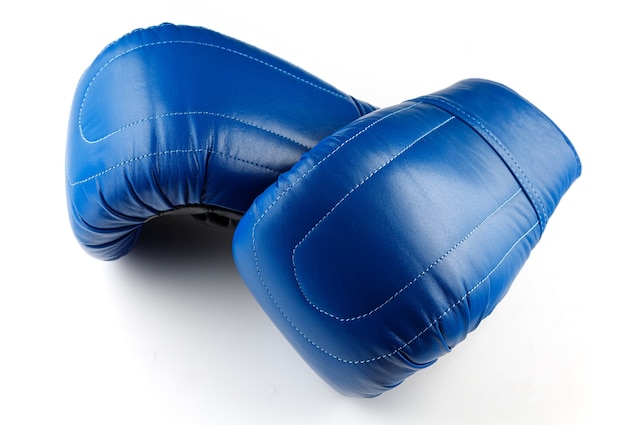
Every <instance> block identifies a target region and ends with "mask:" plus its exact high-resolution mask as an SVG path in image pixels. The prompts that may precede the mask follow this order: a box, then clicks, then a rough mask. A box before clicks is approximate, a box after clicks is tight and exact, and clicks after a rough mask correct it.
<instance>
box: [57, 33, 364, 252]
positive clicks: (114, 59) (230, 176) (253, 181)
mask: <svg viewBox="0 0 626 425" xmlns="http://www.w3.org/2000/svg"><path fill="white" fill-rule="evenodd" d="M373 109H374V108H373V107H372V106H371V105H369V104H367V103H365V102H360V101H358V100H355V99H353V98H352V97H350V96H348V95H346V94H345V93H343V92H341V91H339V90H337V89H336V88H334V87H332V86H331V85H329V84H327V83H325V82H323V81H321V80H319V79H318V78H316V77H314V76H312V75H310V74H309V73H307V72H305V71H303V70H302V69H300V68H297V67H295V66H293V65H291V64H289V63H287V62H285V61H284V60H282V59H280V58H277V57H275V56H273V55H271V54H269V53H267V52H265V51H263V50H260V49H258V48H256V47H254V46H251V45H248V44H246V43H243V42H241V41H238V40H235V39H233V38H229V37H226V36H224V35H222V34H219V33H216V32H213V31H210V30H208V29H204V28H199V27H190V26H177V25H171V24H163V25H160V26H156V27H151V28H147V29H140V30H136V31H133V32H131V33H129V34H127V35H125V36H123V37H122V38H120V39H119V40H117V41H116V42H114V43H112V44H110V45H108V46H107V47H106V48H105V49H104V50H103V51H102V52H101V53H100V54H99V55H98V56H97V58H96V59H95V60H94V62H93V63H92V64H91V65H90V66H89V67H88V69H87V70H86V71H85V73H84V74H83V76H82V78H81V79H80V81H79V83H78V87H77V89H76V94H75V98H74V102H73V105H72V110H71V114H70V120H69V129H68V138H67V150H66V175H67V182H66V187H67V200H68V209H69V217H70V222H71V225H72V229H73V231H74V234H75V235H76V238H77V239H78V241H79V243H80V244H81V246H82V247H84V248H85V250H86V251H87V252H89V253H90V254H92V255H93V256H95V257H97V258H100V259H104V260H112V259H116V258H119V257H121V256H123V255H125V254H126V253H128V252H129V251H130V250H131V249H132V248H133V246H134V245H135V243H136V241H137V239H138V237H139V234H140V231H141V229H142V226H143V223H144V222H145V221H146V220H148V219H150V218H153V217H158V216H159V215H162V214H168V213H181V214H193V215H196V216H198V217H200V218H202V219H203V220H206V221H214V222H217V223H222V224H229V223H234V222H236V221H237V220H238V218H239V217H240V216H241V214H243V212H245V211H246V210H247V209H248V207H249V206H250V204H251V203H252V201H253V200H254V198H255V197H256V196H257V195H258V194H259V193H261V192H262V191H263V190H264V189H265V188H266V187H267V186H269V185H270V184H271V183H272V182H274V181H275V180H276V178H277V177H278V175H280V173H282V172H284V171H287V170H288V169H289V168H290V167H291V166H292V165H293V164H294V163H295V162H296V161H297V160H298V159H299V158H300V156H301V155H302V154H303V153H304V152H306V151H308V150H309V149H310V148H311V147H313V146H314V145H315V144H316V143H317V142H318V141H319V140H321V139H322V138H324V137H325V136H327V135H329V134H331V133H332V132H333V131H335V130H336V129H338V128H341V127H342V126H343V125H345V124H347V123H349V122H351V121H352V120H353V119H355V118H357V117H359V116H361V115H363V114H364V113H366V112H369V111H371V110H373Z"/></svg>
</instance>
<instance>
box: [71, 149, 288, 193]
mask: <svg viewBox="0 0 626 425" xmlns="http://www.w3.org/2000/svg"><path fill="white" fill-rule="evenodd" d="M199 152H204V153H208V154H212V155H219V156H222V157H224V158H228V159H232V160H235V161H240V162H244V163H246V164H249V165H253V166H255V167H259V168H263V169H266V170H269V171H271V172H273V173H276V174H280V171H279V170H275V169H273V168H270V167H267V166H265V165H261V164H258V163H256V162H252V161H248V160H245V159H242V158H238V157H236V156H233V155H228V154H225V153H221V152H216V151H213V150H211V149H205V148H202V149H174V150H169V151H162V152H151V153H147V154H145V155H141V156H138V157H135V158H131V159H127V160H126V161H122V162H120V163H118V164H115V165H113V166H111V167H109V168H107V169H106V170H103V171H100V172H99V173H96V174H94V175H92V176H91V177H87V178H85V179H82V180H78V181H76V182H70V183H69V185H70V186H78V185H81V184H83V183H87V182H88V181H91V180H94V179H96V178H98V177H100V176H103V175H105V174H107V173H110V172H111V171H114V170H116V169H118V168H121V167H123V166H126V165H129V164H131V163H133V162H137V161H141V160H144V159H148V158H151V157H155V156H163V155H174V154H193V153H199Z"/></svg>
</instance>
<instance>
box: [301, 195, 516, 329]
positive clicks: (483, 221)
mask: <svg viewBox="0 0 626 425" xmlns="http://www.w3.org/2000/svg"><path fill="white" fill-rule="evenodd" d="M521 191H522V189H518V190H517V191H516V192H515V193H514V194H513V195H511V196H510V197H509V198H508V199H507V200H506V201H504V202H503V203H502V204H500V206H498V207H497V208H496V209H495V210H493V211H492V212H491V213H489V215H487V216H486V217H485V218H484V219H483V220H482V221H481V222H480V223H479V224H478V225H476V226H475V227H474V228H473V229H472V230H471V231H470V232H469V233H468V234H466V235H465V236H464V237H463V238H462V239H461V240H460V241H458V242H457V243H455V244H454V245H453V246H452V247H451V248H450V249H448V250H447V251H446V252H445V253H444V254H443V255H441V256H440V257H439V258H437V259H436V260H435V261H433V262H432V263H431V264H430V265H429V266H428V267H426V268H425V269H424V270H422V271H421V272H420V273H419V274H418V275H417V276H416V277H415V278H414V279H413V280H411V281H410V282H408V283H407V284H406V285H405V286H404V287H402V288H401V289H399V290H398V291H397V292H396V293H394V294H393V295H392V296H391V297H389V298H388V299H387V300H385V301H384V302H383V303H382V304H380V305H379V306H377V307H375V308H373V309H372V310H370V311H369V312H367V313H364V314H361V315H358V316H354V317H348V318H343V317H339V316H337V315H334V314H332V313H329V312H327V311H325V310H323V309H321V308H320V307H318V306H317V305H315V304H313V303H312V302H311V301H310V300H309V298H308V297H307V296H306V294H305V293H304V290H303V289H302V287H301V285H300V281H299V280H298V278H297V273H296V271H295V268H296V266H295V250H296V249H295V248H294V251H293V254H292V261H293V265H294V275H296V281H297V282H298V287H299V288H300V291H301V292H302V295H303V296H304V298H305V299H306V300H307V302H308V303H309V304H310V305H311V306H312V307H313V308H315V309H316V310H317V311H319V312H320V313H322V314H324V315H326V316H329V317H332V318H333V319H335V320H337V321H339V322H351V321H355V320H360V319H363V318H366V317H368V316H370V315H372V314H374V313H376V312H377V311H379V310H380V309H382V308H383V307H384V306H385V305H387V304H389V303H390V302H391V301H393V300H394V299H395V298H397V297H398V296H399V295H400V294H401V293H402V292H404V291H406V290H407V289H409V288H410V287H411V286H412V285H413V284H414V283H416V282H417V281H418V280H419V279H421V278H422V277H424V276H425V275H426V274H428V273H429V272H430V271H431V270H432V269H434V268H435V267H436V266H437V265H439V264H440V263H441V262H443V260H445V259H446V258H447V257H448V256H449V255H450V254H452V253H453V252H454V251H455V250H456V249H457V248H458V247H460V246H461V245H462V244H463V243H465V242H466V241H467V240H468V239H469V238H470V237H471V236H472V235H473V234H474V233H475V232H476V231H477V230H478V229H479V228H480V227H481V226H482V225H483V224H485V223H486V222H487V221H489V220H490V219H491V218H492V217H493V216H494V215H496V214H497V213H498V212H499V211H500V210H502V208H504V207H505V206H506V205H507V204H508V203H509V202H511V201H512V200H513V199H514V198H515V197H516V196H517V195H518V194H520V193H521ZM329 214H330V213H329ZM329 214H327V216H328V215H329ZM325 218H326V217H324V218H322V220H320V222H318V224H320V223H321V222H322V221H323V220H324V219H325ZM316 226H317V225H316ZM312 231H313V229H311V232H312ZM311 232H309V234H310V233H311ZM309 234H307V235H306V236H305V237H304V238H303V239H302V241H300V243H302V242H304V239H306V238H307V237H308V235H309Z"/></svg>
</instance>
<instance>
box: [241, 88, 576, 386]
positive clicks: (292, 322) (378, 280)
mask: <svg viewBox="0 0 626 425" xmlns="http://www.w3.org/2000/svg"><path fill="white" fill-rule="evenodd" d="M579 174H580V163H579V160H578V157H577V155H576V153H575V151H574V149H573V148H572V146H571V144H570V143H569V141H568V140H567V138H566V137H565V136H564V135H563V134H562V133H561V132H560V130H559V129H558V128H557V127H556V126H555V125H554V124H553V123H552V122H551V121H550V120H549V119H548V118H547V117H545V116H544V115H543V114H542V113H541V112H540V111H538V110H537V109H536V108H535V107H534V106H532V105H531V104H530V103H528V102H527V101H525V100H524V99H523V98H521V97H519V96H518V95H517V94H516V93H514V92H512V91H511V90H509V89H507V88H505V87H503V86H501V85H499V84H495V83H492V82H488V81H483V80H466V81H462V82H460V83H458V84H456V85H454V86H452V87H450V88H448V89H445V90H442V91H441V92H438V93H435V94H433V95H430V96H425V97H422V98H418V99H414V100H411V101H407V102H404V103H402V104H400V105H397V106H394V107H390V108H385V109H381V110H377V111H375V112H372V113H370V114H368V115H366V116H364V117H362V118H359V119H357V120H355V121H354V122H352V123H350V124H348V125H347V126H345V127H344V128H343V129H341V130H339V131H338V132H336V133H335V134H333V135H332V136H329V137H327V138H326V139H325V140H323V141H322V142H320V143H319V144H318V145H317V146H316V147H315V148H313V149H312V150H311V151H310V152H308V153H307V154H305V155H304V156H303V157H302V158H301V160H300V161H299V162H298V163H296V164H295V165H294V167H293V168H292V169H291V170H290V171H288V172H287V173H284V174H283V175H281V176H280V178H279V179H278V181H277V182H276V183H275V184H273V185H272V186H271V187H269V188H268V189H267V190H266V191H265V192H264V193H263V194H261V195H260V196H259V197H258V198H257V199H256V200H255V202H254V203H253V205H252V207H251V208H250V210H249V211H248V212H247V213H246V214H245V215H244V217H243V219H242V221H241V222H240V224H239V226H238V227H237V229H236V231H235V237H234V241H233V252H234V255H235V261H236V264H237V267H238V269H239V271H240V272H241V274H242V276H243V278H244V280H245V281H246V283H247V285H248V286H249V287H250V289H251V291H252V293H253V294H254V296H255V297H256V298H257V300H258V301H259V302H260V304H261V305H262V306H263V308H264V309H265V311H266V312H267V314H268V315H269V316H270V317H271V319H272V320H273V322H274V323H275V324H276V326H277V327H278V328H279V329H280V330H281V331H282V332H283V333H284V334H285V336H286V337H287V339H288V340H289V341H290V342H291V344H292V345H293V346H294V347H295V348H296V350H297V351H298V352H299V353H300V354H301V355H302V356H303V358H304V359H306V360H307V361H308V363H309V364H310V365H311V366H312V368H313V369H314V370H315V371H316V372H317V373H319V374H320V375H321V376H322V377H323V378H324V379H325V380H326V381H328V382H329V383H330V384H331V385H332V386H333V387H335V388H336V389H337V390H338V391H340V392H342V393H345V394H349V395H357V396H366V397H369V396H375V395H378V394H380V393H381V392H383V391H385V390H386V389H389V388H391V387H394V386H396V385H398V384H399V383H401V382H402V381H403V380H404V379H405V378H406V377H408V376H409V375H411V374H412V373H413V372H414V371H415V370H416V369H419V368H422V367H425V366H428V365H430V364H432V363H433V362H434V361H435V360H436V359H437V358H438V357H439V356H441V355H443V354H445V353H447V352H448V351H450V349H452V348H453V347H454V346H455V345H456V344H458V343H459V342H460V341H462V340H463V339H464V338H465V337H466V335H467V334H468V333H469V332H470V331H472V330H473V329H475V328H476V326H477V325H478V324H479V323H480V321H481V320H482V319H483V318H484V317H486V316H487V315H489V313H490V312H491V311H492V310H493V308H494V307H495V306H496V304H497V303H498V302H499V301H500V299H501V298H502V297H503V296H504V295H505V293H506V292H507V290H508V288H509V285H510V284H511V282H512V280H513V278H514V277H515V275H516V274H517V272H518V271H519V270H520V268H521V267H522V265H523V263H524V262H525V260H526V259H527V257H528V255H529V253H530V251H531V249H532V248H533V247H534V246H535V244H536V243H537V242H538V240H539V238H540V236H541V234H542V231H543V228H544V227H545V225H546V222H547V220H548V218H549V217H550V215H551V214H552V212H553V211H554V208H555V207H556V205H557V203H558V201H559V199H560V198H561V196H562V195H563V194H564V192H565V191H566V190H567V189H568V188H569V186H570V185H571V184H572V182H573V181H574V180H575V179H576V178H577V177H578V175H579Z"/></svg>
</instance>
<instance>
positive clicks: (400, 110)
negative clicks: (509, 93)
mask: <svg viewBox="0 0 626 425" xmlns="http://www.w3.org/2000/svg"><path fill="white" fill-rule="evenodd" d="M419 104H421V102H416V103H412V104H411V105H409V106H406V107H403V108H401V109H398V110H396V111H394V112H390V113H388V114H387V115H383V116H382V117H380V118H378V119H377V120H376V121H374V122H372V123H370V124H368V125H367V126H366V127H364V128H363V129H361V130H359V131H358V132H357V133H356V134H354V135H352V136H351V137H349V138H348V139H346V140H344V141H343V142H342V143H341V144H340V145H339V146H337V147H336V148H335V149H333V151H332V152H330V153H329V154H328V155H326V156H325V157H324V158H322V159H320V160H319V161H318V162H317V163H316V164H314V165H313V166H312V167H311V168H309V169H308V170H306V171H305V172H304V174H302V175H300V176H298V178H297V179H295V180H294V181H293V182H292V183H291V184H290V185H289V186H287V187H286V188H285V189H284V190H283V191H282V192H281V193H280V194H279V195H278V196H277V197H276V198H275V199H274V201H272V203H271V204H270V205H269V206H268V207H267V208H266V209H265V211H263V213H261V215H260V216H259V218H258V220H257V221H256V222H255V223H254V225H253V226H252V233H253V240H254V231H255V229H256V226H257V225H258V224H259V223H260V222H261V220H263V218H264V217H265V215H266V214H267V213H268V212H269V211H270V210H271V209H272V208H273V207H274V205H276V203H277V202H278V201H279V200H280V199H281V198H282V197H283V196H285V194H286V193H287V192H289V191H290V190H291V189H293V187H294V186H296V185H297V184H298V183H299V182H300V181H301V180H302V179H304V178H305V177H306V176H308V175H309V174H311V172H313V170H315V169H316V168H317V167H319V166H320V165H321V164H322V163H323V162H325V161H326V160H327V159H328V158H330V157H331V156H333V155H334V154H335V153H336V152H337V151H339V150H340V149H341V148H343V147H344V146H345V145H347V144H348V143H350V142H351V141H352V140H354V139H356V138H357V137H359V136H360V135H362V134H363V133H365V132H366V131H368V130H370V129H371V128H372V127H374V126H376V125H378V124H379V123H381V122H382V121H384V120H386V119H387V118H390V117H392V116H394V115H396V114H399V113H401V112H404V111H406V110H408V109H411V108H413V107H415V106H417V105H419ZM253 249H254V252H255V254H256V247H255V246H254V245H253ZM255 258H256V255H255ZM257 269H258V261H257Z"/></svg>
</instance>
